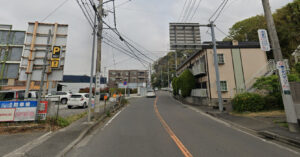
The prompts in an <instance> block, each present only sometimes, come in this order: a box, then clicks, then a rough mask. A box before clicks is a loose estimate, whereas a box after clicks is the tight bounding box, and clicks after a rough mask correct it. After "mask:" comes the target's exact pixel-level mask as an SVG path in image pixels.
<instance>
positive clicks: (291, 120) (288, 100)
mask: <svg viewBox="0 0 300 157" xmlns="http://www.w3.org/2000/svg"><path fill="white" fill-rule="evenodd" d="M262 4H263V8H264V13H265V18H266V21H267V26H268V31H269V35H270V39H271V45H272V50H273V55H274V58H275V61H276V62H277V68H278V75H279V79H280V84H281V95H282V100H283V104H284V110H285V114H286V118H287V122H288V126H289V130H290V131H291V132H299V127H298V125H297V115H296V111H295V105H294V102H293V100H292V96H291V94H290V93H291V92H290V85H289V82H288V78H287V75H286V68H285V65H284V64H283V57H282V52H281V48H280V44H279V39H278V35H277V32H276V27H275V24H274V19H273V16H272V12H271V7H270V3H269V0H262ZM282 76H285V77H282Z"/></svg>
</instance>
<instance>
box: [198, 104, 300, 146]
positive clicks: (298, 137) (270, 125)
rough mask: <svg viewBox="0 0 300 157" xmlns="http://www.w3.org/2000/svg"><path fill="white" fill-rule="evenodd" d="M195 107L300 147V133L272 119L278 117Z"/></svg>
mask: <svg viewBox="0 0 300 157" xmlns="http://www.w3.org/2000/svg"><path fill="white" fill-rule="evenodd" d="M193 107H194V108H196V109H198V110H201V111H203V112H205V113H207V114H209V115H211V116H213V117H216V118H218V119H221V120H224V121H226V122H227V123H230V124H231V125H233V126H236V127H238V128H240V129H244V130H246V131H248V132H251V133H253V134H256V135H257V136H261V137H264V138H268V139H273V140H277V141H280V142H283V143H286V144H289V145H293V146H296V147H298V148H300V133H292V132H289V130H288V128H286V127H282V126H279V125H278V124H275V123H274V121H272V119H273V120H276V119H278V117H245V116H237V115H232V114H229V113H228V112H223V113H221V112H220V111H219V110H218V109H212V108H210V107H208V106H193ZM280 119H284V120H285V117H280Z"/></svg>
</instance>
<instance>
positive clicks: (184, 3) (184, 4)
mask: <svg viewBox="0 0 300 157" xmlns="http://www.w3.org/2000/svg"><path fill="white" fill-rule="evenodd" d="M186 2H187V0H185V1H184V5H183V7H182V10H181V12H180V14H179V18H178V21H180V19H181V16H182V13H183V11H184V8H185V5H186Z"/></svg>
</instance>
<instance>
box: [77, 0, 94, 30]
mask: <svg viewBox="0 0 300 157" xmlns="http://www.w3.org/2000/svg"><path fill="white" fill-rule="evenodd" d="M76 2H77V4H78V5H79V7H80V9H81V11H82V13H83V15H84V17H85V18H86V20H87V21H88V23H89V24H90V26H91V27H92V28H94V24H93V22H92V21H90V19H89V18H88V16H87V15H86V13H85V11H84V9H83V8H82V6H81V4H80V3H79V0H76Z"/></svg>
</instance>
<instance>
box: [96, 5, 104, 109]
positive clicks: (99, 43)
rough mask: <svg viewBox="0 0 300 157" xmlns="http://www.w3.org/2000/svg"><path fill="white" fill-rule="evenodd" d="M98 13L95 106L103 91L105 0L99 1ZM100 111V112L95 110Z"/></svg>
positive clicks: (98, 102)
mask: <svg viewBox="0 0 300 157" xmlns="http://www.w3.org/2000/svg"><path fill="white" fill-rule="evenodd" d="M98 13H99V14H100V18H101V19H100V21H99V23H98V33H97V58H96V86H95V94H96V95H95V99H96V100H95V106H96V105H99V104H100V89H101V81H100V80H101V76H100V75H101V49H102V30H103V21H102V16H103V0H99V5H98ZM95 111H99V112H100V110H95Z"/></svg>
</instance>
